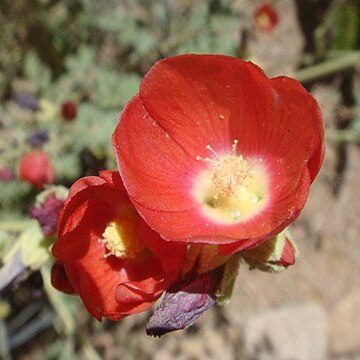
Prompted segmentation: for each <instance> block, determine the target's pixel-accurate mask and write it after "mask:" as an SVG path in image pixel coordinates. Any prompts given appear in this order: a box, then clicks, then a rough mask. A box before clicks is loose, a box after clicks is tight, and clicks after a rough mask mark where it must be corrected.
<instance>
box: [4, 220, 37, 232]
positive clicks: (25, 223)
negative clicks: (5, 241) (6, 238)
mask: <svg viewBox="0 0 360 360" xmlns="http://www.w3.org/2000/svg"><path fill="white" fill-rule="evenodd" d="M34 221H35V220H31V219H26V220H25V219H24V220H6V221H0V230H4V231H21V230H24V229H26V228H27V227H29V226H30V225H31V224H32V223H33V222H34Z"/></svg>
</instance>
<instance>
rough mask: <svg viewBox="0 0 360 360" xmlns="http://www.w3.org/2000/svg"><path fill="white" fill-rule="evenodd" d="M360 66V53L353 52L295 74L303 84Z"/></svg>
mask: <svg viewBox="0 0 360 360" xmlns="http://www.w3.org/2000/svg"><path fill="white" fill-rule="evenodd" d="M358 66H360V51H352V52H350V53H347V54H344V55H341V56H338V57H336V58H331V59H328V60H325V61H324V62H322V63H320V64H316V65H313V66H310V67H307V68H304V69H300V70H298V71H297V72H296V73H295V78H296V79H298V80H299V81H300V82H302V83H307V82H311V81H314V80H317V79H319V78H323V77H326V76H329V75H332V74H334V73H337V72H340V71H344V70H347V69H351V68H354V67H355V68H356V67H358Z"/></svg>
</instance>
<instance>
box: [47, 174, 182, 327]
mask: <svg viewBox="0 0 360 360" xmlns="http://www.w3.org/2000/svg"><path fill="white" fill-rule="evenodd" d="M185 251H186V247H185V246H183V245H179V244H174V243H171V242H166V241H164V240H162V239H161V238H160V237H159V235H158V234H157V233H155V232H154V231H153V230H152V229H150V228H149V227H148V225H147V224H146V223H145V222H144V221H143V220H142V218H141V217H140V216H139V215H138V213H137V212H136V210H135V208H134V207H133V206H132V204H131V202H130V200H129V198H128V196H127V193H126V191H125V189H124V187H123V185H122V181H121V179H120V177H119V174H118V173H117V172H111V171H104V172H101V173H100V177H97V176H89V177H85V178H82V179H80V180H78V181H77V182H76V183H75V184H74V185H73V186H72V187H71V189H70V193H69V197H68V199H67V200H66V202H65V205H64V208H63V209H62V211H61V213H60V218H59V226H58V240H57V241H56V242H55V244H54V246H53V248H52V252H53V255H54V257H55V258H56V259H57V263H56V264H55V265H54V267H53V269H52V284H53V285H54V287H56V288H57V289H59V290H61V291H63V292H65V293H72V292H73V293H77V294H78V295H79V296H80V297H81V299H82V301H83V302H84V305H85V306H86V308H87V310H88V311H89V312H90V313H91V314H92V315H93V316H94V317H96V318H97V319H98V320H101V318H102V317H107V318H109V319H111V320H119V319H121V318H123V317H124V316H126V315H129V314H132V313H137V312H140V311H144V310H146V309H148V308H149V307H150V306H151V305H152V304H153V303H154V302H155V301H156V300H157V299H158V298H159V296H160V295H161V294H162V292H163V291H164V290H165V289H167V288H168V287H169V285H170V284H171V283H172V282H173V281H174V280H176V279H177V278H178V277H179V276H180V275H181V271H182V267H183V262H184V257H185Z"/></svg>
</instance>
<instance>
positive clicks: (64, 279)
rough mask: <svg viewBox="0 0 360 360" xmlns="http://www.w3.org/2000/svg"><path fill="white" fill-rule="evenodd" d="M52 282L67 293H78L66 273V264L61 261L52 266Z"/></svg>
mask: <svg viewBox="0 0 360 360" xmlns="http://www.w3.org/2000/svg"><path fill="white" fill-rule="evenodd" d="M51 284H52V285H53V286H54V288H56V289H58V290H60V291H62V292H63V293H65V294H69V295H71V294H75V293H76V291H75V289H74V287H73V285H72V284H71V282H70V280H69V278H68V276H67V274H66V271H65V268H64V265H63V264H62V263H61V262H59V261H57V262H56V263H55V264H54V265H53V266H52V268H51Z"/></svg>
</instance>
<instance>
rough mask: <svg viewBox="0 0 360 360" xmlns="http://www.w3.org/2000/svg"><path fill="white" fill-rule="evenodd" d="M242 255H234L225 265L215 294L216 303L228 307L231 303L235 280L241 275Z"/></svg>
mask: <svg viewBox="0 0 360 360" xmlns="http://www.w3.org/2000/svg"><path fill="white" fill-rule="evenodd" d="M239 267H240V254H239V253H238V254H233V255H231V256H230V258H229V260H228V261H227V262H226V263H225V265H224V267H223V271H222V274H221V278H220V281H219V285H218V288H217V290H216V292H215V297H216V303H217V304H218V305H226V304H228V303H229V301H230V298H231V295H232V293H233V290H234V285H235V280H236V277H237V275H238V273H239Z"/></svg>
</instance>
